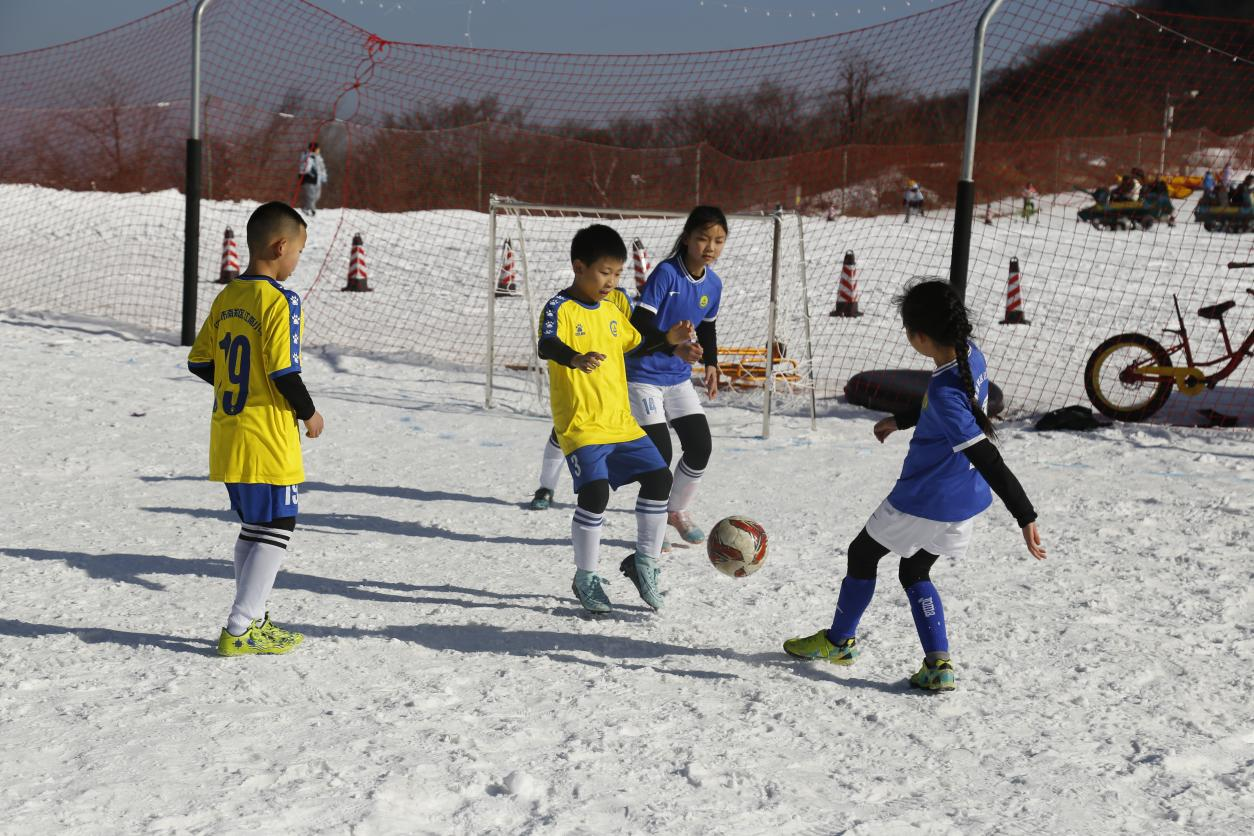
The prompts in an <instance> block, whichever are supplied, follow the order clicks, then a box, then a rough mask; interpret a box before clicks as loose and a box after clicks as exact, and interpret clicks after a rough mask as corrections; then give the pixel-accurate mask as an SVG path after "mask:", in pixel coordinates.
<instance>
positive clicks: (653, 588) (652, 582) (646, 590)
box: [618, 552, 662, 610]
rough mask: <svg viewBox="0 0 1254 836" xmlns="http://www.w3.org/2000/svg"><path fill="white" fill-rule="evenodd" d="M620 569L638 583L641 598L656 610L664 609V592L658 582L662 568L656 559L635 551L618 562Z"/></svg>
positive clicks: (629, 578)
mask: <svg viewBox="0 0 1254 836" xmlns="http://www.w3.org/2000/svg"><path fill="white" fill-rule="evenodd" d="M618 571H620V572H622V573H623V574H624V575H626V576H627V579H628V580H629V581H631V582H632V583H634V584H635V585H636V591H637V592H639V593H640V598H641V600H643V601H644V602H645V603H646V604H648V605H649V606H650V607H652V608H653V609H655V610H660V609H662V592H661V590H659V589H658V583H657V581H658V576H659V575H661V574H662V570H661V569H660V568H658V565H657V561H656V560H654V559H653V558H651V557H649V556H647V555H643V554H641V553H640V552H633V553H632V554H629V555H627V556H626V557H624V558H623V562H622V563H620V564H618Z"/></svg>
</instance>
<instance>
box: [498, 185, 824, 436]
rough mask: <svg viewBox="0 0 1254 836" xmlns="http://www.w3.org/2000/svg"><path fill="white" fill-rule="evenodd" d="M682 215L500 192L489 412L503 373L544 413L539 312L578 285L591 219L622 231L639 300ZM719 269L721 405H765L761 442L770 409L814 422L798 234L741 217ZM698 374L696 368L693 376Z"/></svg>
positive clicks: (628, 286)
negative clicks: (576, 265) (578, 257)
mask: <svg viewBox="0 0 1254 836" xmlns="http://www.w3.org/2000/svg"><path fill="white" fill-rule="evenodd" d="M686 217H687V215H686V214H685V213H682V212H662V211H647V210H641V209H615V208H595V207H585V206H557V205H544V204H536V203H523V202H521V201H517V200H513V199H510V198H504V197H497V196H495V195H494V196H493V197H492V199H491V201H490V204H489V211H488V234H487V262H488V265H487V267H488V272H487V282H486V284H485V287H486V291H487V294H488V325H489V327H488V345H487V357H486V358H485V391H484V402H485V405H486V406H487V407H489V408H491V407H492V406H493V405H494V401H495V400H497V399H498V396H499V394H500V391H501V386H500V380H499V376H501V375H510V376H511V378H510V379H511V381H513V382H514V383H515V385H513V386H511V387H508V391H510V392H519V391H520V388H521V387H519V386H518V385H517V381H519V380H526V381H527V382H526V384H525V388H526V390H528V391H529V392H530V393H533V394H534V397H535V399H536V400H537V402H539V403H541V404H544V405H547V402H548V381H547V375H546V368H547V364H546V363H545V362H544V361H541V360H540V359H539V358H538V357H537V354H536V341H537V339H538V330H539V317H540V312H541V309H542V308H543V306H544V304H545V303H546V302H547V301H548V300H549V299H550V298H552V297H553V296H554V295H555V294H557V293H558V292H559V291H561V290H563V289H564V288H566V287H568V286H569V285H570V282H571V269H570V241H571V238H572V237H574V234H575V232H576V231H578V230H579V229H580V228H581V227H584V226H587V225H589V224H591V223H598V222H599V223H605V224H608V225H609V226H612V227H613V228H614V229H616V230H617V231H618V233H619V234H620V235H622V237H623V240H624V241H625V242H626V243H627V245H628V261H627V264H626V265H625V266H624V269H623V278H622V282H621V287H622V289H623V291H625V292H626V294H627V296H628V297H629V298H630V299H631V300H632V301H633V302H634V301H635V300H636V298H637V296H638V291H639V287H640V285H642V284H643V282H644V280H645V279H646V278H647V276H648V273H649V271H650V270H651V269H652V267H653V266H654V265H655V264H656V263H657V262H658V261H661V260H662V259H664V258H666V257H667V256H669V255H670V254H671V251H672V248H673V247H674V245H675V242H676V240H677V239H678V238H679V234H680V232H681V231H682V230H683V224H684V220H685V218H686ZM727 218H728V223H729V224H730V226H731V227H732V228H731V229H730V230H729V235H728V239H727V245H726V247H725V248H724V250H723V254H722V257H721V258H720V259H719V261H718V264H716V265H715V269H716V271H717V272H718V274H719V276H720V277H722V279H723V299H722V303H721V306H720V310H719V315H718V342H719V370H720V373H721V374H720V395H719V398H720V399H727V400H729V401H733V402H738V401H739V402H745V401H748V402H753V403H755V404H756V403H760V405H761V411H762V435H763V437H768V436H769V435H770V426H771V412H772V409H779V408H787V409H789V410H795V411H798V412H802V411H808V413H809V415H810V422H811V426H813V425H814V417H815V386H814V377H813V356H812V351H811V340H810V302H809V293H808V288H807V285H806V276H805V253H804V240H803V238H802V231H801V230H802V227H801V224H800V223H798V222H797V221H796V220H795V219H794V218H793V216H791V215H790V214H787V213H784V212H783V211H775V212H772V213H766V212H762V213H756V214H754V213H734V214H729V215H728V216H727ZM698 372H699V369H698Z"/></svg>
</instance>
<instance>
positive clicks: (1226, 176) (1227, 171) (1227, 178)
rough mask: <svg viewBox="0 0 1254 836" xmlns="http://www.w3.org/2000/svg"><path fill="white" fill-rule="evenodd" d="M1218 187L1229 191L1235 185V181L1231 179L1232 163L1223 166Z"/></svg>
mask: <svg viewBox="0 0 1254 836" xmlns="http://www.w3.org/2000/svg"><path fill="white" fill-rule="evenodd" d="M1219 183H1220V185H1222V186H1223V187H1224V188H1225V189H1231V188H1232V187H1233V186H1234V185H1236V180H1234V179H1233V178H1232V163H1231V162H1228V163H1226V164H1225V165H1224V171H1223V176H1222V178H1220V180H1219Z"/></svg>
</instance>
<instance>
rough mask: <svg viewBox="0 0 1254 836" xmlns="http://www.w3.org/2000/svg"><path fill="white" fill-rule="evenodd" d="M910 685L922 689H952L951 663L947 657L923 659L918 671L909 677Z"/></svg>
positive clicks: (952, 672) (952, 671) (952, 673)
mask: <svg viewBox="0 0 1254 836" xmlns="http://www.w3.org/2000/svg"><path fill="white" fill-rule="evenodd" d="M910 687H911V688H921V689H922V690H924V691H952V690H954V688H955V687H956V686H955V684H954V666H953V663H952V662H950V661H949V660H948V659H925V660H924V661H923V667H921V668H919V672H918V673H916V674H915V675H914V676H912V677H910Z"/></svg>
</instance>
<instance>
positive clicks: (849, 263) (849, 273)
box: [828, 250, 862, 316]
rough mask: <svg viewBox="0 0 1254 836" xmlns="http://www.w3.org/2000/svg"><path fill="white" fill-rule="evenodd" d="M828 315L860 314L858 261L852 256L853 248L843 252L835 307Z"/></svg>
mask: <svg viewBox="0 0 1254 836" xmlns="http://www.w3.org/2000/svg"><path fill="white" fill-rule="evenodd" d="M828 316H862V314H860V313H858V262H857V261H856V260H855V259H854V257H853V250H849V251H848V252H846V253H845V263H844V264H842V265H841V267H840V289H839V290H838V291H836V307H834V308H832V312H831V313H830V314H828Z"/></svg>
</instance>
